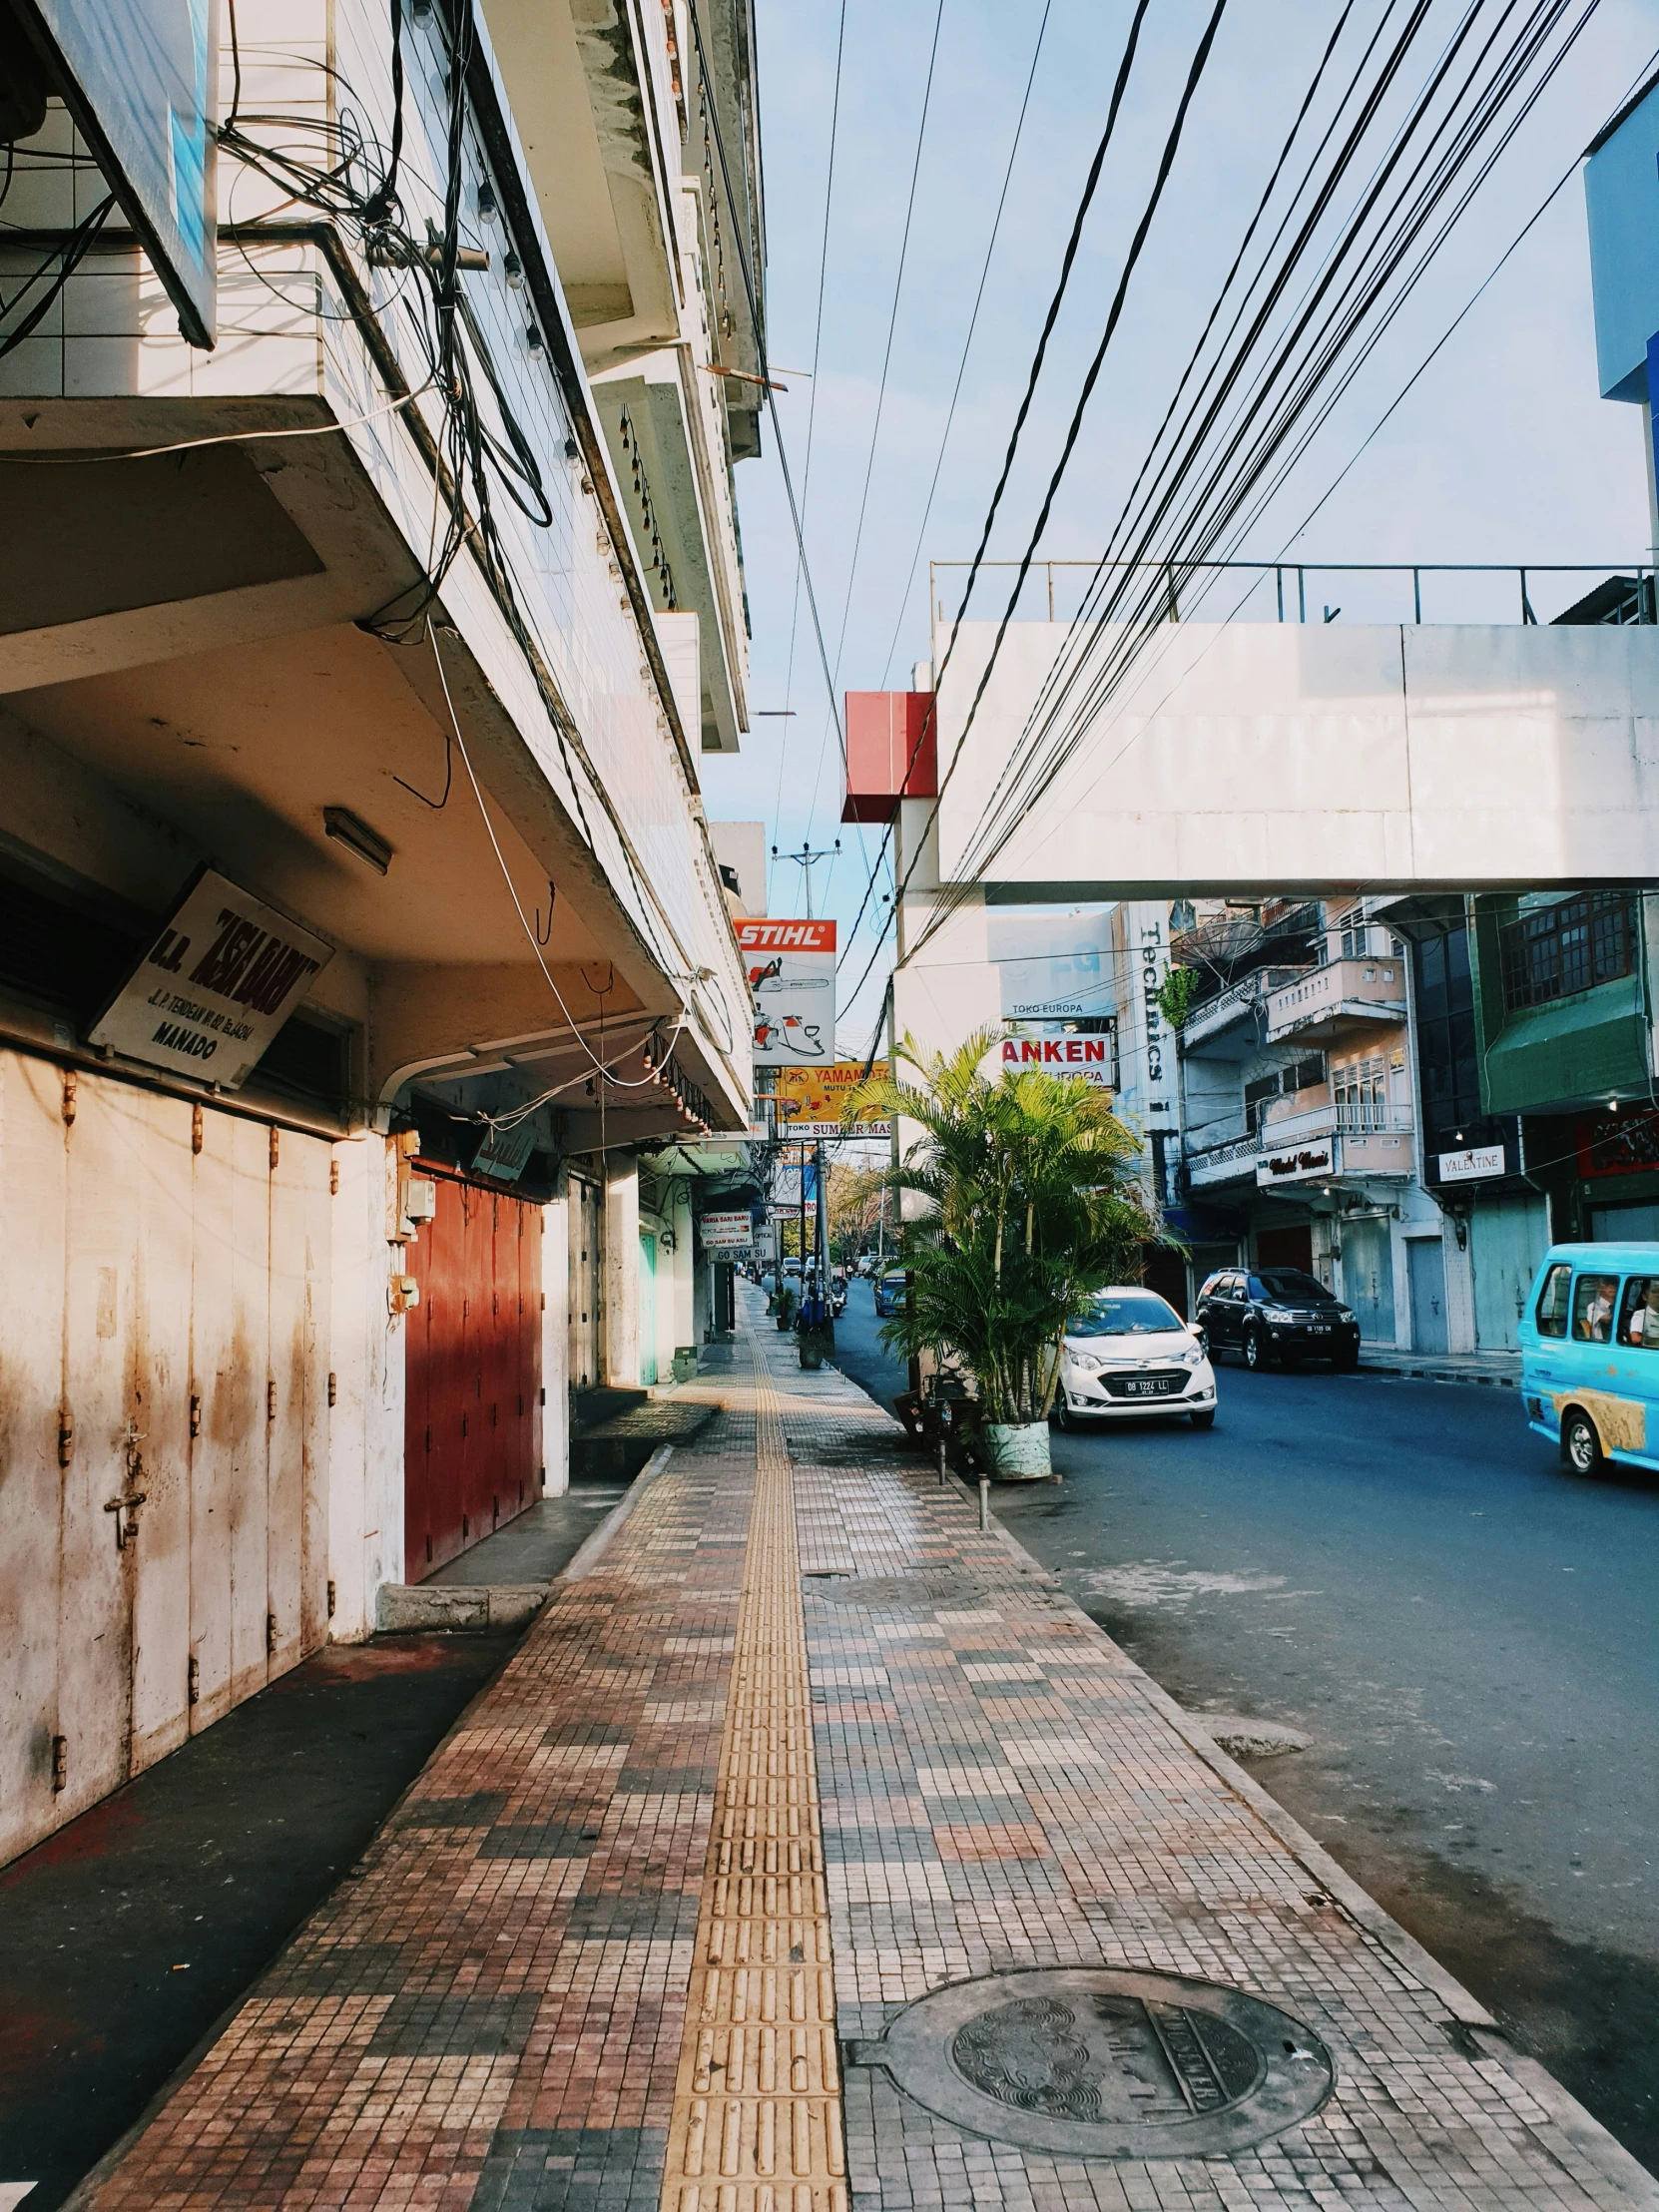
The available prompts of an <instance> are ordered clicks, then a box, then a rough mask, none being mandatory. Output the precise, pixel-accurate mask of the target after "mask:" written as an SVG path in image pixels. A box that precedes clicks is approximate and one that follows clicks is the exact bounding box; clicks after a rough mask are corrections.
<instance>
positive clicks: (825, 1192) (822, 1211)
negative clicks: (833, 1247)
mask: <svg viewBox="0 0 1659 2212" xmlns="http://www.w3.org/2000/svg"><path fill="white" fill-rule="evenodd" d="M813 1153H814V1157H815V1158H816V1160H817V1162H818V1167H817V1170H816V1173H817V1177H818V1221H817V1223H816V1225H815V1226H816V1228H817V1231H818V1254H817V1266H818V1287H819V1293H820V1296H821V1297H822V1296H826V1295H828V1294H827V1292H826V1285H827V1284H828V1282H829V1279H830V1192H829V1188H828V1184H827V1179H826V1177H825V1173H824V1140H823V1139H822V1138H820V1140H819V1142H818V1143H817V1144H816V1145H815V1146H814V1147H813Z"/></svg>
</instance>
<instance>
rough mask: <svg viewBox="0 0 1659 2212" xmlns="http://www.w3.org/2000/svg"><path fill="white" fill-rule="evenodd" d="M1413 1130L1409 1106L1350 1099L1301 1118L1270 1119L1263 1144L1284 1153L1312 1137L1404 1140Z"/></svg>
mask: <svg viewBox="0 0 1659 2212" xmlns="http://www.w3.org/2000/svg"><path fill="white" fill-rule="evenodd" d="M1410 1127H1411V1110H1410V1108H1409V1107H1408V1106H1383V1105H1374V1104H1372V1103H1371V1102H1369V1101H1364V1102H1361V1101H1352V1100H1347V1099H1345V1100H1344V1101H1342V1103H1341V1104H1339V1105H1335V1106H1334V1105H1332V1104H1331V1103H1330V1102H1329V1100H1328V1101H1327V1102H1326V1103H1325V1104H1323V1105H1320V1106H1309V1107H1305V1108H1304V1109H1303V1111H1302V1112H1301V1113H1300V1114H1285V1115H1282V1116H1280V1117H1277V1118H1276V1117H1275V1116H1273V1115H1271V1114H1270V1115H1268V1116H1267V1117H1266V1118H1265V1119H1264V1121H1263V1124H1262V1133H1261V1138H1260V1140H1259V1141H1260V1143H1262V1144H1264V1145H1267V1146H1268V1147H1270V1149H1273V1150H1280V1149H1282V1148H1283V1147H1284V1146H1286V1145H1296V1144H1306V1143H1307V1142H1308V1140H1309V1139H1310V1138H1311V1137H1330V1136H1351V1137H1372V1136H1390V1137H1392V1136H1403V1135H1405V1134H1406V1133H1407V1132H1408V1131H1409V1129H1410Z"/></svg>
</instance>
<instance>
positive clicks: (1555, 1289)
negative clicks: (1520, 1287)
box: [1538, 1267, 1572, 1337]
mask: <svg viewBox="0 0 1659 2212" xmlns="http://www.w3.org/2000/svg"><path fill="white" fill-rule="evenodd" d="M1571 1281H1572V1270H1571V1268H1569V1267H1553V1268H1551V1269H1550V1271H1549V1273H1548V1274H1547V1275H1546V1276H1545V1277H1544V1287H1543V1289H1542V1290H1541V1291H1540V1292H1539V1293H1538V1334H1539V1336H1540V1337H1564V1336H1565V1335H1566V1333H1567V1286H1568V1285H1569V1284H1570V1283H1571Z"/></svg>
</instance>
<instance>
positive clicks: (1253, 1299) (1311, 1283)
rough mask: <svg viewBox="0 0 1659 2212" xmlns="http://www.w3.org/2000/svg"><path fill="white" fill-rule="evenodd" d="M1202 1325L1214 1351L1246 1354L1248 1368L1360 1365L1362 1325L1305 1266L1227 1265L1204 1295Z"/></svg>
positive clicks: (1201, 1297) (1343, 1367)
mask: <svg viewBox="0 0 1659 2212" xmlns="http://www.w3.org/2000/svg"><path fill="white" fill-rule="evenodd" d="M1198 1324H1199V1327H1200V1328H1201V1329H1202V1330H1203V1331H1204V1334H1205V1336H1206V1337H1207V1338H1208V1339H1209V1342H1210V1349H1211V1351H1212V1352H1240V1353H1242V1354H1243V1355H1244V1363H1245V1366H1246V1367H1247V1368H1271V1367H1287V1368H1294V1367H1299V1366H1300V1365H1301V1363H1302V1362H1303V1361H1304V1360H1329V1361H1330V1362H1331V1365H1332V1366H1333V1367H1334V1368H1336V1369H1338V1370H1339V1371H1340V1372H1348V1373H1352V1372H1353V1370H1354V1369H1355V1368H1357V1367H1358V1366H1359V1364H1360V1324H1359V1323H1358V1321H1356V1320H1355V1318H1354V1315H1353V1313H1352V1311H1351V1310H1350V1309H1349V1308H1348V1307H1347V1306H1345V1305H1343V1303H1342V1302H1341V1300H1340V1299H1338V1298H1337V1297H1335V1296H1334V1295H1333V1293H1332V1292H1330V1291H1328V1290H1327V1289H1326V1287H1325V1285H1324V1284H1323V1283H1320V1282H1317V1281H1316V1280H1315V1278H1314V1277H1313V1276H1311V1275H1304V1274H1303V1272H1302V1270H1301V1269H1300V1268H1261V1269H1258V1270H1256V1271H1255V1272H1254V1273H1252V1272H1247V1271H1246V1270H1245V1269H1242V1268H1223V1269H1222V1271H1221V1273H1220V1274H1219V1275H1212V1276H1211V1277H1210V1280H1209V1281H1208V1282H1207V1283H1206V1284H1205V1286H1204V1288H1203V1289H1202V1290H1201V1291H1200V1292H1199V1294H1198Z"/></svg>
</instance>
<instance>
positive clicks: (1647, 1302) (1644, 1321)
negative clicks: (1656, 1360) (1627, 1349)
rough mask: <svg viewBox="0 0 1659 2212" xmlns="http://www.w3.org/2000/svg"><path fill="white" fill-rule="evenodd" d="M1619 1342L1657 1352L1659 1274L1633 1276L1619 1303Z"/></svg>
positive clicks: (1658, 1339)
mask: <svg viewBox="0 0 1659 2212" xmlns="http://www.w3.org/2000/svg"><path fill="white" fill-rule="evenodd" d="M1619 1343H1620V1344H1621V1345H1635V1346H1636V1347H1637V1348H1638V1350H1641V1351H1647V1352H1659V1275H1633V1276H1632V1277H1631V1278H1630V1281H1629V1282H1628V1283H1627V1284H1626V1285H1625V1286H1624V1296H1623V1298H1622V1299H1620V1301H1619Z"/></svg>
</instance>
